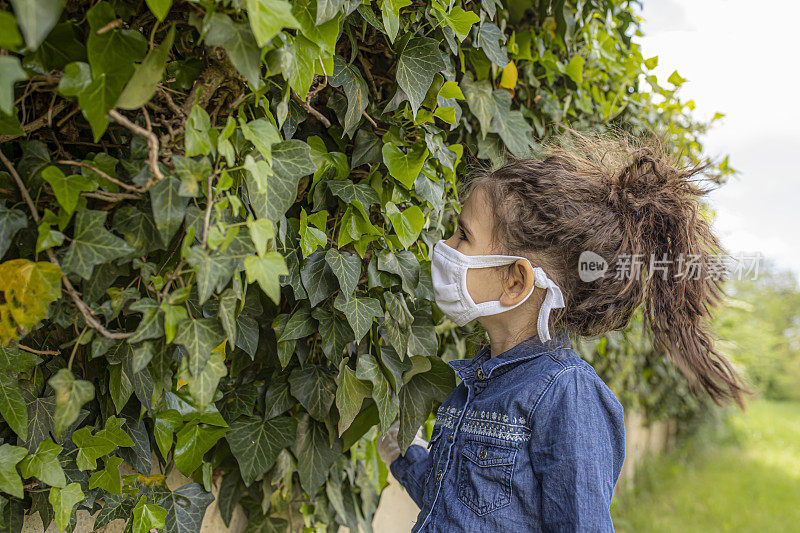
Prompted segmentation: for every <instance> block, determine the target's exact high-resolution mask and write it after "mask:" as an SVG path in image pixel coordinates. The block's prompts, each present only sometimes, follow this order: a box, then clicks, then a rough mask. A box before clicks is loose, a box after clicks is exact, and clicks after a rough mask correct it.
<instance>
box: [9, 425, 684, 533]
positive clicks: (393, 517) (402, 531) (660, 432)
mask: <svg viewBox="0 0 800 533" xmlns="http://www.w3.org/2000/svg"><path fill="white" fill-rule="evenodd" d="M674 442H675V423H674V422H672V421H664V422H656V423H653V424H651V425H650V427H646V426H645V424H644V418H643V417H642V415H641V414H639V413H637V412H634V411H631V412H627V411H626V413H625V462H624V464H623V466H622V473H621V474H620V479H619V482H618V483H617V486H616V487H615V489H614V493H615V494H616V493H617V491H618V490H624V488H623V487H630V486H632V484H633V478H634V474H635V472H636V467H637V466H638V465H639V464H641V461H642V459H643V458H644V457H645V456H646V454H647V453H656V454H658V453H662V452H664V451H666V450H668V449H670V448H671V447H672V446H674ZM154 460H155V459H154ZM126 473H127V472H126ZM190 481H191V480H190V479H188V478H186V477H184V476H182V475H181V474H180V473H179V472H177V470H175V471H173V474H172V475H170V477H169V478H167V486H168V487H169V488H170V489H172V490H174V489H176V488H178V487H180V486H181V485H183V484H185V483H189V482H190ZM218 489H219V480H217V481H216V482H215V484H214V487H213V492H214V495H215V496H216V493H217V491H218ZM418 513H419V508H418V507H417V505H416V504H415V503H414V502H413V500H411V498H410V497H409V496H408V494H407V493H406V492H405V490H404V489H403V488H402V487H401V486H400V484H399V483H398V482H397V480H396V479H394V477H393V476H392V475H391V473H390V474H389V485H388V486H387V487H386V488H385V489H384V491H383V493H382V494H381V501H380V504H379V505H378V509H377V511H376V513H375V518H374V520H373V526H374V530H375V531H376V532H379V533H408V532H409V531H411V527H412V526H413V525H414V522H415V521H416V519H417V514H418ZM92 524H94V516H92V515H90V514H89V513H88V512H87V511H78V527H77V528H76V529H75V531H76V532H78V533H88V532H90V531H92ZM246 526H247V522H246V518H245V515H244V512H243V511H242V509H241V508H240V507H239V508H237V509H236V512H235V513H234V515H233V518H232V520H231V527H230V528H226V527H225V524H224V523H223V522H222V518H221V517H220V514H219V511H218V510H217V503H216V501H215V502H213V503H212V504H211V505H210V506H209V507H208V509H207V510H206V515H205V518H204V520H203V529H202V533H228V532H230V533H241V532H242V531H244V529H245V527H246ZM123 529H124V524H123V522H122V521H121V520H116V521H114V522H111V523H110V524H109V525H108V526H106V527H105V528H104V529H103V530H101V531H103V532H104V533H122V531H123ZM340 531H344V528H340ZM57 532H58V529H57V528H56V526H55V524H54V523H53V524H51V525H50V527H49V528H48V529H47V532H46V533H57ZM23 533H42V521H41V520H40V519H39V515H38V514H37V515H35V516H33V517H28V518H27V519H26V520H25V526H24V527H23Z"/></svg>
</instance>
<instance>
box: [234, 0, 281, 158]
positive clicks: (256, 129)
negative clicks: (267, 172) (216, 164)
mask: <svg viewBox="0 0 800 533" xmlns="http://www.w3.org/2000/svg"><path fill="white" fill-rule="evenodd" d="M251 1H252V0H251ZM239 125H240V127H241V131H242V135H244V138H245V139H247V140H248V141H250V142H251V143H253V146H255V148H256V150H258V153H260V154H261V156H262V157H263V158H264V160H266V162H267V163H270V164H271V163H272V145H273V144H276V143H279V142H281V134H280V133H278V129H277V128H276V127H275V126H274V125H273V124H272V122H270V121H269V120H267V119H264V118H259V119H256V120H251V121H250V122H245V121H243V120H240V121H239Z"/></svg>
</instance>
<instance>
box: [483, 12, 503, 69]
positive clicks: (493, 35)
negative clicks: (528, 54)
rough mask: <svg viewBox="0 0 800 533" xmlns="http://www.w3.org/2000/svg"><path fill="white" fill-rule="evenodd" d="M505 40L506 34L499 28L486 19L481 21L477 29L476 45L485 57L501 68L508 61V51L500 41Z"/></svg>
mask: <svg viewBox="0 0 800 533" xmlns="http://www.w3.org/2000/svg"><path fill="white" fill-rule="evenodd" d="M504 42H506V36H505V35H504V34H503V32H502V31H500V28H498V27H497V26H495V25H494V24H492V23H491V22H488V21H483V22H482V23H481V26H480V29H479V30H478V46H479V47H480V48H481V49H482V50H483V51H484V53H485V54H486V57H488V58H489V60H490V61H491V62H492V63H494V64H495V65H497V66H499V67H500V68H503V67H505V66H506V64H507V63H508V51H507V50H506V47H505V46H502V45H501V44H500V43H504Z"/></svg>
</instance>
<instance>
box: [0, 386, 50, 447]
mask: <svg viewBox="0 0 800 533" xmlns="http://www.w3.org/2000/svg"><path fill="white" fill-rule="evenodd" d="M26 407H27V412H28V438H27V439H25V447H26V448H27V449H28V451H29V452H30V453H34V452H35V451H36V448H37V447H38V446H39V444H40V443H41V442H42V441H43V440H45V439H46V438H48V437H49V436H50V432H52V431H53V422H54V420H53V417H54V415H55V410H56V400H55V397H53V396H47V397H45V398H35V397H32V396H30V397H28V401H27V406H26ZM4 416H5V415H4Z"/></svg>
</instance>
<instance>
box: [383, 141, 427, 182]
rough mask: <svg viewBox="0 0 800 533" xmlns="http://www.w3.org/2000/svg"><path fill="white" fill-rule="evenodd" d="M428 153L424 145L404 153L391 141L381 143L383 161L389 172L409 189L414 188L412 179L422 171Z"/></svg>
mask: <svg viewBox="0 0 800 533" xmlns="http://www.w3.org/2000/svg"><path fill="white" fill-rule="evenodd" d="M428 154H429V152H428V149H427V148H424V147H422V148H416V149H409V151H408V153H407V154H405V153H403V151H402V150H400V148H398V147H397V146H395V145H394V144H392V143H386V144H384V145H383V162H384V163H385V164H386V168H388V169H389V174H391V176H392V177H393V178H394V179H396V180H397V181H399V182H400V183H402V184H403V186H404V187H405V188H406V189H409V190H412V189H413V188H414V181H415V180H416V179H417V176H419V173H420V172H422V166H423V165H424V164H425V159H427V157H428Z"/></svg>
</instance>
